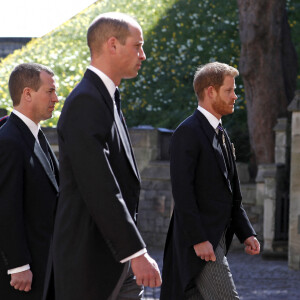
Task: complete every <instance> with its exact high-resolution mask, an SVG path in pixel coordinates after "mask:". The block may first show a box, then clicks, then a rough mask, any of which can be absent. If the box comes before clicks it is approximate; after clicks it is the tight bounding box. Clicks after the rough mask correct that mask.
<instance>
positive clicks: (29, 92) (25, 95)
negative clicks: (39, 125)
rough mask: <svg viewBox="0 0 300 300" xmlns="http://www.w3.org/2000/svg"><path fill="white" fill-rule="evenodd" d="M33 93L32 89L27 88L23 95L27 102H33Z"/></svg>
mask: <svg viewBox="0 0 300 300" xmlns="http://www.w3.org/2000/svg"><path fill="white" fill-rule="evenodd" d="M31 93H32V89H31V88H29V87H25V88H24V90H23V93H22V97H21V99H22V98H23V99H24V100H25V101H27V102H30V101H31Z"/></svg>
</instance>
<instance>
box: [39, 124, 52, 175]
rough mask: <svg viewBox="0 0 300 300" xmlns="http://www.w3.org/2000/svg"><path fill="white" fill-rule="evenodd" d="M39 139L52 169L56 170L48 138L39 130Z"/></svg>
mask: <svg viewBox="0 0 300 300" xmlns="http://www.w3.org/2000/svg"><path fill="white" fill-rule="evenodd" d="M38 139H39V142H40V146H41V148H42V149H43V151H44V153H45V154H46V157H47V159H48V161H49V163H50V166H51V169H52V170H54V167H53V163H52V159H51V156H50V153H49V151H48V146H47V141H46V137H45V135H44V133H43V132H42V130H39V133H38Z"/></svg>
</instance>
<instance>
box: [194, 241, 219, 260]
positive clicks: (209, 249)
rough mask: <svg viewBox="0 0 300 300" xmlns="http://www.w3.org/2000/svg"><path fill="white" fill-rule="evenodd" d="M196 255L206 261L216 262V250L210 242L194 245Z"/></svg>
mask: <svg viewBox="0 0 300 300" xmlns="http://www.w3.org/2000/svg"><path fill="white" fill-rule="evenodd" d="M194 250H195V252H196V255H197V256H198V257H200V258H201V259H203V260H205V261H210V260H211V261H216V256H215V252H214V248H213V246H212V244H211V243H210V242H209V241H205V242H202V243H199V244H196V245H194Z"/></svg>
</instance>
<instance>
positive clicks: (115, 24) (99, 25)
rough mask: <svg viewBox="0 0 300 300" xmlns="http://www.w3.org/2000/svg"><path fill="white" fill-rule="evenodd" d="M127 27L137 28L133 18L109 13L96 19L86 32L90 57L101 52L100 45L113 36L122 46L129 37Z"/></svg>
mask: <svg viewBox="0 0 300 300" xmlns="http://www.w3.org/2000/svg"><path fill="white" fill-rule="evenodd" d="M129 25H134V26H139V24H138V22H137V21H136V20H135V19H134V18H133V17H131V16H129V15H127V14H123V13H118V12H109V13H104V14H100V15H99V16H98V17H96V18H95V19H94V21H93V22H92V23H91V25H90V27H89V29H88V32H87V44H88V46H89V48H90V52H91V55H93V53H95V52H96V51H98V52H101V48H102V45H103V44H104V43H105V42H106V41H107V40H108V39H109V38H111V37H113V36H114V37H115V38H116V39H118V41H119V42H120V43H121V44H122V45H124V44H125V42H126V39H127V37H128V36H129V35H130V28H129Z"/></svg>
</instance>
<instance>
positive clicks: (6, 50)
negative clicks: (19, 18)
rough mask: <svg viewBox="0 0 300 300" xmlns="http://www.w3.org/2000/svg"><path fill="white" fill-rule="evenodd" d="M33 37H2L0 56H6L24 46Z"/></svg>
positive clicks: (0, 39)
mask: <svg viewBox="0 0 300 300" xmlns="http://www.w3.org/2000/svg"><path fill="white" fill-rule="evenodd" d="M30 40H31V38H0V57H3V58H4V57H6V56H7V55H8V54H10V53H13V52H14V51H15V50H16V49H20V48H22V47H23V46H24V45H26V44H27V43H28V42H29V41H30Z"/></svg>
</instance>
